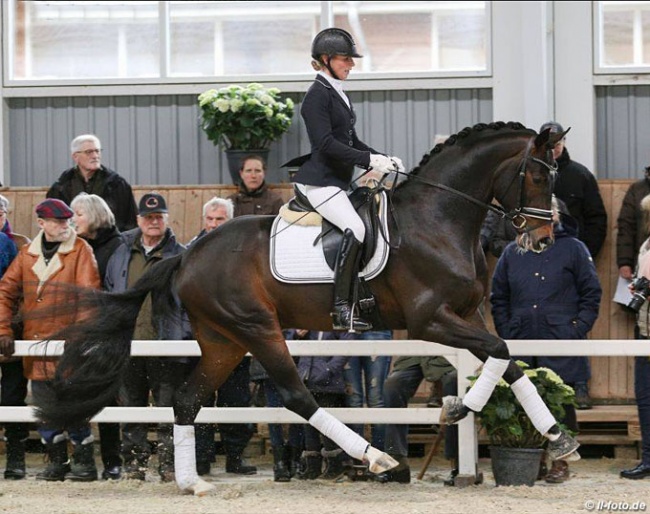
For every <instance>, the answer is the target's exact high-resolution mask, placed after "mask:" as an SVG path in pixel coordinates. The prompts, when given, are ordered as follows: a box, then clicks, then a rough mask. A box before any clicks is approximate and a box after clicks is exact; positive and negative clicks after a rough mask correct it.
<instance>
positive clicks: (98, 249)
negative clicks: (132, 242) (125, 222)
mask: <svg viewBox="0 0 650 514" xmlns="http://www.w3.org/2000/svg"><path fill="white" fill-rule="evenodd" d="M86 241H88V244H89V245H90V247H91V248H92V249H93V253H94V254H95V260H96V261H97V268H98V269H99V278H100V280H101V283H102V284H104V278H105V277H106V267H107V266H108V261H109V259H110V258H111V255H113V252H115V250H117V248H118V246H120V245H121V244H123V241H122V236H121V234H120V232H119V230H117V227H109V228H100V229H99V230H98V231H97V235H96V236H95V238H94V239H87V240H86Z"/></svg>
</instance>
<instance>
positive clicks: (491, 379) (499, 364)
mask: <svg viewBox="0 0 650 514" xmlns="http://www.w3.org/2000/svg"><path fill="white" fill-rule="evenodd" d="M509 364H510V360H509V359H508V360H506V359H495V358H494V357H488V359H487V360H486V361H485V364H483V371H481V374H480V376H479V377H478V379H477V380H476V382H474V385H473V386H472V388H471V389H470V390H469V391H468V392H467V394H466V395H465V397H464V398H463V404H465V406H467V407H469V408H470V409H472V410H473V411H474V412H481V410H483V407H485V404H486V403H487V401H488V400H489V399H490V396H492V392H493V391H494V388H495V386H496V385H497V382H498V381H499V380H501V377H502V376H503V374H504V373H505V372H506V369H508V365H509Z"/></svg>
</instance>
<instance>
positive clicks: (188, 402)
mask: <svg viewBox="0 0 650 514" xmlns="http://www.w3.org/2000/svg"><path fill="white" fill-rule="evenodd" d="M195 333H196V335H197V338H198V340H199V342H200V344H201V353H202V354H201V359H200V360H199V363H198V364H197V366H196V367H195V368H194V370H193V371H192V373H191V374H190V376H189V378H188V379H187V381H186V382H185V384H183V386H182V387H181V388H180V389H179V390H178V391H177V392H176V397H175V401H174V469H175V474H176V484H177V485H178V487H179V488H180V489H181V490H182V491H184V492H187V493H191V494H194V495H196V496H203V495H204V494H206V493H208V492H209V491H210V490H212V489H214V486H213V485H211V484H208V483H207V482H205V481H204V480H202V479H201V478H200V477H199V475H198V473H197V471H196V444H195V438H194V420H195V419H196V416H197V414H198V413H199V411H200V410H201V405H202V404H203V402H204V401H205V400H206V399H207V398H208V396H210V395H211V394H212V393H214V391H216V390H217V389H218V388H219V387H220V386H221V384H223V382H224V381H225V380H226V379H227V378H228V375H230V372H231V371H232V370H233V369H234V368H235V366H237V364H239V362H241V360H242V358H243V356H244V355H245V354H246V351H245V350H244V349H242V348H241V347H239V346H237V345H235V344H234V343H232V342H230V341H227V340H225V339H223V338H222V337H221V336H219V335H217V334H216V333H215V332H213V331H212V330H210V329H207V328H205V327H201V326H199V327H198V328H197V327H195Z"/></svg>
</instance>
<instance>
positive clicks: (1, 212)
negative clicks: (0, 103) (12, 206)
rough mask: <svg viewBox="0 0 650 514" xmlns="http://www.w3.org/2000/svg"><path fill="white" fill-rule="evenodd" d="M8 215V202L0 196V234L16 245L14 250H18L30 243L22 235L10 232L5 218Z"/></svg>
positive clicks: (9, 226)
mask: <svg viewBox="0 0 650 514" xmlns="http://www.w3.org/2000/svg"><path fill="white" fill-rule="evenodd" d="M8 214H9V200H7V199H6V198H5V197H4V196H2V195H0V232H2V233H4V234H6V235H7V236H9V239H11V240H12V241H13V242H14V244H15V245H16V248H17V249H18V250H20V249H21V248H22V247H23V246H25V245H26V244H29V243H31V242H32V241H31V239H29V238H28V237H27V236H23V235H22V234H16V233H15V232H14V231H13V230H12V228H11V224H10V223H9V219H8V218H7V215H8Z"/></svg>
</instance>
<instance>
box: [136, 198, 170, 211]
mask: <svg viewBox="0 0 650 514" xmlns="http://www.w3.org/2000/svg"><path fill="white" fill-rule="evenodd" d="M155 212H162V213H166V212H169V211H168V210H167V202H165V199H164V198H163V197H162V195H159V194H158V193H147V194H146V195H144V196H143V197H142V198H140V204H139V205H138V214H139V215H140V216H146V215H147V214H153V213H155Z"/></svg>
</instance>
